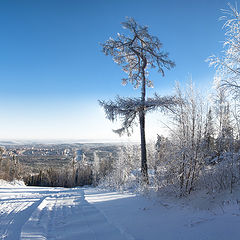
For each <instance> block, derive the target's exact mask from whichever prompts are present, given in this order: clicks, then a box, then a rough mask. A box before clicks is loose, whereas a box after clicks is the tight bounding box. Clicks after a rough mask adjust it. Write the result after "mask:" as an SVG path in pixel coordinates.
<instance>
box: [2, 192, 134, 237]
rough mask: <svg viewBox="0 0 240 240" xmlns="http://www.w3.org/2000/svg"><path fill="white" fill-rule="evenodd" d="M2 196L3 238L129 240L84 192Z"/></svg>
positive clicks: (27, 193)
mask: <svg viewBox="0 0 240 240" xmlns="http://www.w3.org/2000/svg"><path fill="white" fill-rule="evenodd" d="M0 194H1V193H0ZM2 195H3V197H2V198H1V200H0V201H1V202H0V239H11V240H17V239H22V240H27V239H35V240H40V239H49V240H52V239H63V240H64V239H71V240H74V239H86V240H98V239H99V240H108V239H109V240H110V239H111V240H113V239H114V240H127V239H129V237H128V236H125V235H124V233H121V232H120V230H119V229H118V228H117V227H115V226H114V225H112V224H111V223H109V222H108V220H107V219H106V218H105V217H104V215H103V214H102V213H101V212H100V211H99V210H97V209H96V208H95V207H94V206H93V205H91V204H89V203H88V202H87V201H86V200H85V196H84V189H80V188H78V189H69V190H66V189H61V188H59V189H57V188H56V189H54V188H49V189H47V188H22V189H21V190H19V189H15V191H14V189H12V191H5V192H4V193H2ZM7 196H10V197H9V198H8V197H7ZM132 239H133V238H132Z"/></svg>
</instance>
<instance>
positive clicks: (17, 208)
mask: <svg viewBox="0 0 240 240" xmlns="http://www.w3.org/2000/svg"><path fill="white" fill-rule="evenodd" d="M193 199H195V200H193ZM183 203H184V204H183ZM193 203H194V204H193ZM223 203H225V204H223ZM199 207H200V208H201V209H198V208H199ZM239 207H240V202H238V201H229V202H228V201H222V200H220V199H218V201H214V200H213V199H212V202H210V199H206V198H204V199H203V200H201V199H197V200H196V198H194V196H193V198H192V200H191V199H190V200H189V199H188V200H178V201H176V200H170V199H168V200H166V198H161V197H153V198H146V197H143V196H140V195H134V194H131V193H119V192H110V191H101V190H99V189H94V188H75V189H64V188H42V187H25V186H23V185H21V184H18V185H17V186H16V185H11V184H8V185H6V184H5V185H4V184H3V183H2V182H1V185H0V239H11V240H17V239H24V240H26V239H34V240H39V239H51V240H52V239H63V240H65V239H66V240H74V239H78V240H79V239H83V240H92V239H95V240H98V239H99V240H120V239H121V240H156V239H163V240H167V239H173V240H178V239H186V240H188V239H189V240H190V239H191V240H193V239H209V240H210V239H211V240H214V239H217V240H221V239H224V240H225V239H226V240H234V239H236V240H237V239H240V210H239Z"/></svg>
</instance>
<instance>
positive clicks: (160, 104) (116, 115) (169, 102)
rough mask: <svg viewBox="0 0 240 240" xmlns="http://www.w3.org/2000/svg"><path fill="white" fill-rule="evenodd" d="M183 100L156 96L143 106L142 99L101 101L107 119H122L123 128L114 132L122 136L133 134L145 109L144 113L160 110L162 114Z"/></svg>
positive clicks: (119, 98)
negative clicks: (134, 127) (139, 115)
mask: <svg viewBox="0 0 240 240" xmlns="http://www.w3.org/2000/svg"><path fill="white" fill-rule="evenodd" d="M181 101H182V100H181V99H179V98H176V97H175V96H170V97H160V96H159V95H157V94H155V96H154V97H153V98H148V99H147V100H146V101H145V103H144V105H142V101H141V98H122V97H119V96H118V97H117V98H116V99H115V101H112V100H110V101H99V104H100V105H101V106H102V107H103V108H104V110H105V114H106V118H107V119H109V120H110V121H112V122H114V121H116V120H117V119H120V121H121V125H122V127H121V128H120V129H117V130H114V132H116V133H118V134H119V135H122V134H123V133H127V134H128V135H130V134H131V132H132V128H133V126H134V125H135V124H136V121H135V120H136V118H137V116H138V114H139V112H140V111H141V110H142V109H143V110H144V112H145V113H146V112H148V111H152V110H156V109H159V110H160V111H162V112H166V111H172V112H174V108H175V106H176V105H178V104H179V103H180V102H181Z"/></svg>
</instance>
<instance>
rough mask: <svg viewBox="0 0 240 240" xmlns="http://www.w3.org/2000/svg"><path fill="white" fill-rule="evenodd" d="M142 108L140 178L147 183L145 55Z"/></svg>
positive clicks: (140, 118) (140, 119)
mask: <svg viewBox="0 0 240 240" xmlns="http://www.w3.org/2000/svg"><path fill="white" fill-rule="evenodd" d="M142 60H143V64H142V89H141V90H142V92H141V93H142V96H141V101H142V108H141V110H140V112H139V122H140V133H141V173H142V180H143V182H145V183H147V184H148V183H149V180H148V166H147V150H146V138H145V98H146V78H145V68H146V66H147V60H146V58H145V57H143V58H142Z"/></svg>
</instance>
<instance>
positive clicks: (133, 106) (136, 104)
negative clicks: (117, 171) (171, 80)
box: [99, 18, 178, 182]
mask: <svg viewBox="0 0 240 240" xmlns="http://www.w3.org/2000/svg"><path fill="white" fill-rule="evenodd" d="M122 26H123V28H124V29H126V30H129V31H130V35H123V34H120V33H118V34H117V38H116V39H113V38H109V40H107V41H106V42H105V43H104V44H101V45H102V49H103V52H104V53H105V55H111V56H112V57H113V60H114V62H116V63H117V64H119V65H121V66H122V70H123V71H124V72H126V73H127V78H123V79H122V83H123V85H126V84H127V83H128V82H130V83H131V84H133V85H134V87H135V88H138V87H141V97H140V98H121V97H119V96H118V97H117V98H116V99H115V101H107V102H106V101H99V103H100V105H101V106H102V107H103V108H104V110H105V113H106V117H107V118H108V119H109V120H111V121H115V120H117V119H118V118H120V120H121V123H122V126H121V128H120V129H117V130H114V132H116V133H118V134H119V135H122V134H124V133H127V134H128V135H130V134H131V133H132V130H133V126H134V125H135V124H136V119H138V122H139V124H140V133H141V173H142V179H143V181H144V182H148V166H147V152H146V139H145V115H146V112H147V111H150V110H154V109H157V108H160V110H165V109H171V108H172V106H174V105H175V104H176V103H177V101H178V100H177V99H176V98H175V97H159V96H158V95H157V94H155V96H154V98H148V99H146V87H153V83H152V81H151V80H150V79H149V78H148V72H147V70H148V69H153V68H156V69H157V70H158V72H160V73H161V74H162V76H164V68H166V69H171V68H172V67H174V66H175V63H174V62H173V61H171V60H169V58H168V53H165V52H163V51H162V43H161V42H160V41H159V39H158V38H157V37H155V36H152V35H150V34H149V32H148V27H146V26H141V25H139V24H137V23H136V21H135V20H134V19H133V18H127V20H126V22H123V23H122Z"/></svg>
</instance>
